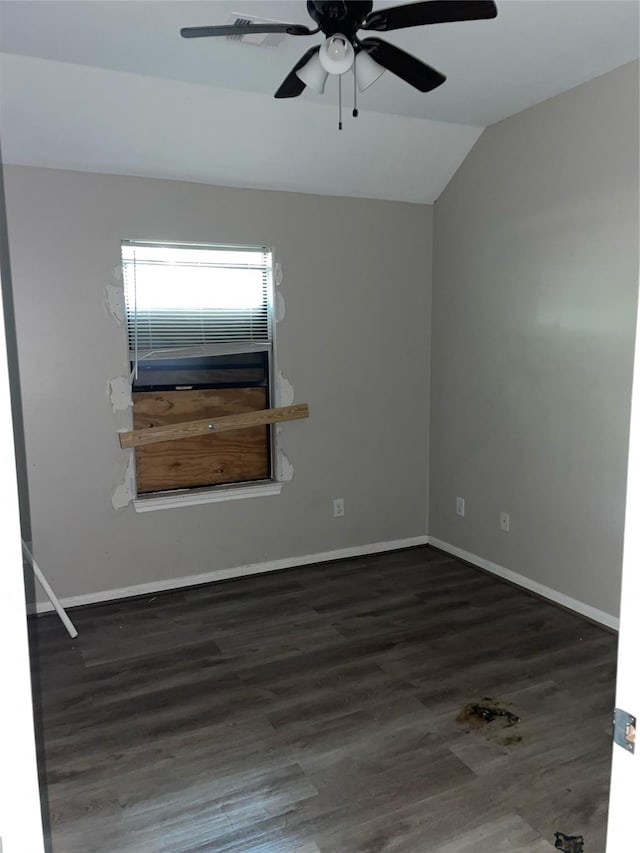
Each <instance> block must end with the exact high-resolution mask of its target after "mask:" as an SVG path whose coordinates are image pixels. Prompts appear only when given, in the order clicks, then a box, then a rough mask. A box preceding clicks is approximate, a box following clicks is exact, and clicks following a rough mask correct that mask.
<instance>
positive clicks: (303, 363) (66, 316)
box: [5, 166, 432, 596]
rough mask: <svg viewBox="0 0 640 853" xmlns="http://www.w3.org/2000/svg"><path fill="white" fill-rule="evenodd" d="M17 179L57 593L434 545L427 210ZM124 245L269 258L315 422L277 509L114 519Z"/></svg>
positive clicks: (49, 556)
mask: <svg viewBox="0 0 640 853" xmlns="http://www.w3.org/2000/svg"><path fill="white" fill-rule="evenodd" d="M5 172H6V174H5V181H6V194H7V207H8V221H9V237H10V250H11V261H12V267H13V282H14V290H15V293H14V299H15V312H16V321H17V330H18V343H19V357H20V371H21V382H22V393H23V406H24V418H25V432H26V448H27V459H28V470H29V490H30V498H31V517H32V524H33V539H34V546H35V553H36V558H37V559H39V560H40V562H41V564H42V566H43V568H44V569H45V571H46V572H47V573H48V576H49V579H50V581H51V582H52V583H53V584H54V585H55V587H56V588H57V592H58V594H59V595H61V596H72V595H82V594H86V593H93V592H97V591H101V590H108V589H113V588H119V587H125V586H130V585H133V584H140V583H147V582H153V581H158V580H166V579H170V578H179V577H181V576H185V575H191V574H196V573H200V572H208V571H211V570H215V569H224V568H229V567H235V566H242V565H246V564H249V563H255V562H262V561H265V560H274V559H280V558H286V557H296V556H303V555H307V554H313V553H317V552H324V551H327V550H331V549H336V548H343V547H349V546H360V545H366V544H369V543H376V542H384V541H389V540H398V539H405V538H407V537H413V536H420V535H424V534H425V533H426V518H427V479H426V476H425V472H426V471H427V465H428V459H427V453H428V450H427V448H428V444H427V437H428V411H427V407H428V382H427V372H426V371H425V366H426V365H427V364H428V358H429V345H428V339H427V336H426V335H425V329H426V328H428V324H429V308H430V305H429V302H430V288H431V282H430V275H431V233H432V208H431V207H430V206H423V205H409V204H401V203H394V202H377V201H362V200H355V199H346V198H341V199H337V198H331V197H320V196H304V195H297V194H286V193H276V192H261V191H253V190H235V189H225V188H217V187H208V186H202V185H198V184H187V183H177V182H169V181H158V180H150V179H139V178H128V177H118V176H105V175H92V174H82V173H75V172H63V171H55V170H48V169H36V168H29V167H11V166H9V167H6V170H5ZM122 238H132V239H155V240H175V241H194V242H219V243H224V242H232V243H245V242H246V243H260V242H263V241H264V242H266V243H267V244H270V245H272V246H273V247H274V250H275V256H276V260H277V261H279V262H280V263H281V264H282V267H283V273H284V280H283V284H282V287H281V290H282V292H283V295H284V297H285V300H286V316H285V319H284V320H283V322H282V323H280V324H279V326H278V350H279V362H280V367H281V369H282V371H283V373H284V375H285V376H286V377H287V378H288V379H289V380H290V381H291V382H292V384H293V386H294V389H295V396H296V401H297V402H308V403H309V405H310V409H311V417H310V419H309V420H308V421H301V422H298V423H295V424H290V425H287V426H286V427H283V446H284V449H285V451H286V453H287V455H288V457H289V459H290V460H291V462H292V463H293V465H294V467H295V478H294V480H293V481H292V482H291V483H289V484H287V485H285V487H284V489H283V492H282V494H281V495H280V496H274V497H268V498H262V499H251V500H244V501H233V502H230V503H216V504H209V505H204V506H193V507H186V508H180V509H170V510H163V511H160V512H151V513H146V514H136V513H135V512H134V510H133V507H131V506H129V507H127V508H126V509H125V510H123V511H119V512H117V511H115V510H114V509H113V508H112V506H111V496H112V493H113V490H114V488H115V486H116V485H117V484H118V483H119V482H121V480H122V474H123V471H124V467H125V463H126V454H125V453H124V452H123V451H121V450H120V448H119V445H118V441H117V435H116V431H115V427H116V422H115V419H114V416H113V414H112V412H111V408H110V403H109V401H108V398H107V395H106V383H107V380H108V379H110V378H112V377H115V376H118V375H121V374H124V373H125V372H126V371H127V361H126V342H125V333H124V329H122V328H118V327H117V326H116V325H115V324H114V322H113V321H112V320H111V319H110V318H109V316H108V313H107V311H106V310H105V309H104V307H103V291H104V288H105V286H106V285H108V284H113V283H114V278H113V270H114V268H116V267H117V266H118V265H119V252H120V240H121V239H122ZM334 497H344V499H345V513H346V514H345V517H344V518H342V519H334V518H333V514H332V504H331V501H332V498H334Z"/></svg>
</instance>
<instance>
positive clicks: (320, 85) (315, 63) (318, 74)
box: [296, 53, 329, 95]
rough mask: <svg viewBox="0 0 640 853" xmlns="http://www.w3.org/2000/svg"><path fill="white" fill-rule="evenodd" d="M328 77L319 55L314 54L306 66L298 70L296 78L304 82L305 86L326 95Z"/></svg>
mask: <svg viewBox="0 0 640 853" xmlns="http://www.w3.org/2000/svg"><path fill="white" fill-rule="evenodd" d="M328 76H329V72H328V71H327V70H326V69H325V68H323V66H322V64H321V62H320V58H319V56H318V54H317V53H314V54H313V56H312V57H311V59H310V60H309V61H308V62H307V63H306V65H303V66H302V68H298V70H297V71H296V77H298V78H299V79H300V80H302V82H303V83H304V84H305V86H308V87H309V88H310V89H311V90H313V91H314V92H317V93H318V94H319V95H322V94H323V93H324V87H325V86H326V84H327V77H328Z"/></svg>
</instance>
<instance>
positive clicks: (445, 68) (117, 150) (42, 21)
mask: <svg viewBox="0 0 640 853" xmlns="http://www.w3.org/2000/svg"><path fill="white" fill-rule="evenodd" d="M388 5H397V4H395V3H393V2H382V3H380V2H377V3H374V8H375V7H380V8H383V7H385V6H388ZM497 5H498V17H497V18H496V19H495V20H489V21H473V22H464V23H461V22H457V23H452V24H442V25H438V26H431V27H417V28H413V29H409V30H401V31H394V32H392V33H389V34H388V35H386V34H384V35H383V37H384V38H386V39H388V40H389V41H391V42H393V43H395V44H397V45H399V46H400V47H402V48H404V49H405V50H407V51H409V52H410V53H413V54H414V55H416V56H418V57H420V58H422V59H424V60H425V61H427V62H428V63H429V64H430V65H433V66H434V67H435V68H437V69H439V70H440V71H442V72H443V73H444V74H446V75H447V78H448V79H447V82H446V83H445V84H444V85H443V86H441V87H440V88H439V89H437V90H435V91H434V92H431V93H428V94H421V93H419V92H417V91H416V90H415V89H413V88H412V87H410V86H408V85H406V84H405V83H403V82H402V81H401V80H399V79H398V78H397V77H395V76H393V75H392V74H390V73H388V72H387V73H385V74H384V75H383V76H382V77H381V78H380V79H379V80H378V81H377V82H376V83H375V84H374V85H373V86H372V87H371V88H370V89H369V90H367V91H366V92H365V93H363V94H362V95H360V96H359V100H360V103H359V106H360V109H361V116H360V118H358V119H357V120H353V119H352V118H351V116H350V107H351V97H352V93H351V87H350V86H347V87H346V88H347V89H348V91H347V92H345V93H344V94H345V98H344V100H345V104H346V105H347V107H348V109H346V110H345V119H344V121H345V127H344V130H343V131H342V132H341V133H338V131H337V130H336V121H337V106H335V107H334V106H333V105H334V104H337V93H336V91H335V88H336V87H335V85H334V86H333V87H331V86H330V85H328V86H327V93H326V95H325V96H318V95H315V94H314V93H309V92H308V91H305V93H304V94H303V95H302V96H301V97H300V98H298V99H295V100H284V101H277V100H274V99H273V97H272V95H273V92H274V91H275V89H276V88H277V87H278V85H279V84H280V82H281V81H282V80H283V79H284V77H285V76H286V74H287V73H288V71H289V69H290V68H291V67H292V65H293V64H294V63H295V62H296V61H297V59H298V58H299V57H300V56H301V55H302V54H303V53H304V51H305V50H307V49H308V47H310V46H311V45H313V44H315V43H318V42H319V41H320V39H319V37H318V36H311V37H286V38H285V39H284V40H283V41H282V43H281V44H280V45H278V46H277V47H255V46H252V45H247V44H240V43H235V42H228V41H226V40H225V39H198V40H186V39H182V38H180V36H179V29H180V27H182V26H196V25H201V24H213V23H227V22H228V21H229V20H230V19H231V17H232V16H234V17H235V16H236V15H247V16H248V17H252V16H253V17H263V18H269V19H275V20H286V21H291V22H293V23H304V24H310V25H312V24H311V21H310V19H309V17H308V16H307V13H306V8H305V4H304V2H303V0H285V2H282V0H280V2H277V0H274V2H272V0H258V1H257V2H256V0H233V2H227V0H215V2H206V1H205V0H199V1H198V2H192V0H162V2H158V0H127V2H121V0H106V2H103V0H72V2H68V0H62V2H60V0H1V2H0V49H1V50H2V51H3V52H4V53H5V54H7V55H6V56H5V57H4V58H3V68H2V71H3V76H2V85H1V87H0V97H1V107H2V142H3V152H4V157H5V160H7V161H9V162H22V163H33V164H36V165H50V166H54V167H58V168H60V167H61V168H77V169H91V170H95V171H107V172H120V173H124V174H143V175H152V176H158V177H169V178H179V179H185V180H196V181H202V182H206V183H221V184H230V185H242V186H259V187H265V188H273V189H286V190H298V191H303V192H320V193H330V194H342V195H357V196H364V197H377V198H397V199H402V200H406V201H418V202H430V201H433V200H434V199H435V198H437V196H438V195H439V193H440V192H441V191H442V189H443V188H444V186H446V183H447V182H448V180H449V179H450V177H451V175H452V174H453V173H454V172H455V170H456V168H457V167H458V166H459V164H460V162H462V160H463V159H464V157H465V156H466V154H467V153H468V151H469V149H470V147H471V146H472V145H473V143H474V142H475V140H476V139H477V137H478V135H479V133H480V132H481V129H482V128H483V127H484V126H486V125H488V124H491V123H493V122H495V121H499V120H501V119H503V118H505V117H507V116H509V115H511V114H513V113H515V112H519V111H520V110H522V109H525V108H527V107H529V106H532V105H533V104H536V103H538V102H540V101H542V100H545V99H546V98H549V97H552V96H553V95H556V94H558V93H560V92H562V91H565V90H567V89H569V88H572V87H573V86H576V85H578V84H579V83H582V82H584V81H586V80H588V79H591V78H592V77H596V76H598V75H600V74H603V73H606V72H607V71H609V70H611V69H613V68H616V67H618V66H619V65H623V64H625V63H627V62H630V61H632V60H633V59H635V58H637V57H638V55H639V53H640V50H639V43H640V35H639V25H638V18H639V15H638V12H639V8H640V5H639V4H638V2H637V0H586V2H585V0H497ZM331 83H334V84H335V81H334V80H331V81H330V84H331Z"/></svg>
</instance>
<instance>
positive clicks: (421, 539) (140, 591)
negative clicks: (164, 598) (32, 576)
mask: <svg viewBox="0 0 640 853" xmlns="http://www.w3.org/2000/svg"><path fill="white" fill-rule="evenodd" d="M427 544H428V537H427V536H413V537H411V538H409V539H393V540H391V541H390V542H372V543H371V544H369V545H356V546H354V547H351V548H337V549H335V550H333V551H322V552H321V553H319V554H306V555H303V556H299V557H285V558H284V559H281V560H270V561H268V562H265V563H252V564H250V565H246V566H236V567H235V568H231V569H214V570H213V571H211V572H204V573H203V574H199V575H188V576H186V577H181V578H170V579H169V580H163V581H151V582H150V583H143V584H137V585H136V586H124V587H120V589H105V590H102V591H101V592H90V593H86V594H85V595H73V596H71V597H69V598H62V599H60V603H61V604H62V606H63V607H64V608H65V609H66V608H69V607H81V606H83V605H86V604H101V603H103V602H106V601H114V600H116V599H118V598H131V597H133V596H135V595H153V594H154V593H157V592H165V591H167V590H170V589H180V588H181V587H186V586H197V585H198V584H203V583H213V582H215V581H222V580H229V579H230V578H242V577H247V576H249V575H258V574H263V573H265V572H277V571H280V570H281V569H292V568H295V567H296V566H308V565H311V564H313V563H329V562H331V561H333V560H345V559H347V558H349V557H366V556H367V555H370V554H381V553H383V552H385V551H399V550H401V549H403V548H415V547H417V546H418V545H427ZM51 610H53V605H52V604H51V603H50V602H49V601H38V602H36V603H35V604H31V605H29V606H28V607H27V613H29V614H30V615H32V614H34V613H48V612H49V611H51Z"/></svg>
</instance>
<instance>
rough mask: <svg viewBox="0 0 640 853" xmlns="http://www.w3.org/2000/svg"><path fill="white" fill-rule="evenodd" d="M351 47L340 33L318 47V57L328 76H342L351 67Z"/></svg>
mask: <svg viewBox="0 0 640 853" xmlns="http://www.w3.org/2000/svg"><path fill="white" fill-rule="evenodd" d="M354 56H355V52H354V50H353V45H352V44H351V42H350V41H349V39H348V38H347V37H346V36H343V35H342V33H335V35H332V36H329V38H328V39H327V40H326V41H325V42H324V43H323V44H322V45H320V52H319V54H318V57H319V59H320V63H321V64H322V67H323V68H324V69H325V71H326V72H327V73H328V74H344V73H345V71H348V70H349V69H350V68H351V66H352V65H353V59H354Z"/></svg>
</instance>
